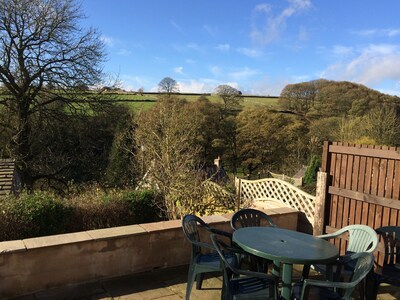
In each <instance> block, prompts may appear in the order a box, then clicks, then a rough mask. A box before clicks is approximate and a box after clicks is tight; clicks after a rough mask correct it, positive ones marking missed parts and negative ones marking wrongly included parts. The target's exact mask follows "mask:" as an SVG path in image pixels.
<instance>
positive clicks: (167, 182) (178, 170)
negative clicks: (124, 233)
mask: <svg viewBox="0 0 400 300" xmlns="http://www.w3.org/2000/svg"><path fill="white" fill-rule="evenodd" d="M137 123H138V127H137V130H136V132H135V139H136V144H137V148H140V149H142V150H143V151H139V152H138V161H143V163H144V165H145V168H146V176H147V179H148V180H149V184H151V185H152V186H154V187H157V189H158V190H159V191H160V193H161V195H162V196H163V203H161V205H160V208H161V209H162V210H164V212H165V214H166V216H167V217H168V219H177V218H179V217H181V216H182V215H183V214H185V213H186V209H187V207H188V206H191V203H193V201H192V199H189V196H188V194H186V192H190V191H192V192H193V191H198V187H197V186H198V184H199V178H200V173H199V171H198V170H197V169H196V168H197V167H198V166H199V165H200V160H199V157H200V147H199V146H198V145H197V143H196V142H197V141H196V138H197V137H198V135H199V133H200V129H201V128H200V122H199V115H197V114H193V112H192V110H191V106H190V105H188V103H187V102H186V101H182V100H179V99H177V98H175V97H173V96H168V97H165V98H164V99H162V100H161V101H160V102H158V103H157V104H156V105H155V106H154V107H153V108H152V109H151V110H149V111H147V112H143V113H141V114H139V116H138V122H137Z"/></svg>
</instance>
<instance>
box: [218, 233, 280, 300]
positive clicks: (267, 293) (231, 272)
mask: <svg viewBox="0 0 400 300" xmlns="http://www.w3.org/2000/svg"><path fill="white" fill-rule="evenodd" d="M211 241H212V243H213V245H214V247H215V249H216V250H217V252H218V254H219V257H220V259H221V263H222V265H223V266H224V268H223V269H224V272H223V287H222V294H221V299H225V300H239V299H255V300H256V299H264V300H266V299H275V300H276V299H277V298H278V289H277V281H276V277H274V276H273V275H268V274H266V273H262V272H254V271H248V270H242V269H239V268H238V267H237V263H236V262H235V261H229V260H228V259H227V256H228V255H229V253H232V254H240V253H243V251H242V250H240V249H236V248H232V247H230V246H228V245H226V244H225V243H223V242H222V241H221V240H219V239H218V238H217V236H216V235H215V234H212V235H211Z"/></svg>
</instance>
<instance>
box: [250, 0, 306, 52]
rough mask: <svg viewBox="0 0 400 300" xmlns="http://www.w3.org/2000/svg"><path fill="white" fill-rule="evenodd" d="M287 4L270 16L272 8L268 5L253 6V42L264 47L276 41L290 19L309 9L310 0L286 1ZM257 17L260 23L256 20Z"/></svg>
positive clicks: (251, 34)
mask: <svg viewBox="0 0 400 300" xmlns="http://www.w3.org/2000/svg"><path fill="white" fill-rule="evenodd" d="M288 2H289V5H288V6H287V7H286V8H285V9H283V10H282V11H281V12H280V13H278V14H276V15H273V14H272V7H271V6H270V5H268V4H261V5H260V4H259V5H257V6H255V8H254V9H253V16H252V22H253V24H252V26H253V28H252V31H251V33H250V36H251V38H252V40H253V41H255V42H257V43H259V44H261V45H266V44H269V43H271V42H273V41H275V40H277V39H278V38H279V37H280V35H281V34H282V32H284V30H285V27H286V22H287V21H288V19H289V18H290V17H292V16H293V15H295V14H298V13H301V12H302V11H305V10H307V9H308V8H310V7H311V1H310V0H288ZM259 17H260V19H261V21H259V20H258V18H259ZM258 22H259V23H261V24H258Z"/></svg>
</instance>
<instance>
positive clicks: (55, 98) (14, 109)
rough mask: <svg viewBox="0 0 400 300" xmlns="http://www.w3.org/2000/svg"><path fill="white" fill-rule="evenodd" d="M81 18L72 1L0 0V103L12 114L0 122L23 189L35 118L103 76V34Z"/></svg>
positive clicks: (52, 116) (52, 113)
mask: <svg viewBox="0 0 400 300" xmlns="http://www.w3.org/2000/svg"><path fill="white" fill-rule="evenodd" d="M82 18H83V15H82V13H81V9H80V6H79V5H78V4H77V2H76V1H70V0H53V1H46V0H21V1H10V0H0V19H1V20H2V21H1V22H0V36H1V37H2V38H1V39H0V53H1V62H0V81H1V83H2V84H3V86H4V88H5V89H6V90H7V92H8V94H9V97H2V98H1V99H0V106H3V109H5V111H4V110H3V112H4V113H6V114H8V115H9V116H10V119H11V122H7V123H1V124H0V126H1V127H2V128H3V127H5V128H7V130H9V134H10V135H11V139H10V140H11V143H10V145H9V146H10V147H9V150H10V156H11V157H13V158H15V159H16V163H17V166H18V168H19V170H20V175H21V180H22V183H23V185H25V186H26V187H27V188H28V189H32V185H33V182H34V180H33V178H32V166H31V162H32V161H33V160H34V158H33V156H32V153H33V152H34V151H33V150H32V143H33V142H34V141H35V140H36V136H35V132H33V129H34V128H35V127H38V124H37V122H40V121H41V120H42V119H46V121H47V123H48V124H50V123H51V124H53V123H54V122H55V120H57V119H58V114H59V113H60V111H63V107H65V106H67V105H69V104H71V100H73V99H76V96H77V92H78V93H79V92H80V91H79V90H78V91H77V90H76V87H78V86H80V87H82V86H83V85H84V86H92V85H95V84H97V83H99V81H100V79H101V76H102V68H101V64H102V62H103V60H104V48H103V46H104V45H103V43H102V39H101V38H100V35H99V33H98V32H96V31H95V30H93V29H89V30H83V29H82V28H80V27H79V26H78V24H81V22H80V21H81V20H82ZM48 87H50V88H51V89H49V88H48ZM70 108H71V107H70ZM71 109H72V108H71ZM71 111H72V110H71ZM42 175H43V176H50V175H51V174H42Z"/></svg>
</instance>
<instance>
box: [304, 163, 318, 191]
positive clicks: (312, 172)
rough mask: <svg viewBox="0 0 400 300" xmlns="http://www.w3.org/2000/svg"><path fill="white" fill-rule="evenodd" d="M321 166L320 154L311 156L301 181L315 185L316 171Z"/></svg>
mask: <svg viewBox="0 0 400 300" xmlns="http://www.w3.org/2000/svg"><path fill="white" fill-rule="evenodd" d="M320 166H321V158H320V156H312V157H311V160H310V163H309V165H308V166H307V169H306V172H305V174H304V180H303V183H304V184H305V185H315V184H316V183H317V173H318V170H319V167H320Z"/></svg>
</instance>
